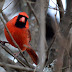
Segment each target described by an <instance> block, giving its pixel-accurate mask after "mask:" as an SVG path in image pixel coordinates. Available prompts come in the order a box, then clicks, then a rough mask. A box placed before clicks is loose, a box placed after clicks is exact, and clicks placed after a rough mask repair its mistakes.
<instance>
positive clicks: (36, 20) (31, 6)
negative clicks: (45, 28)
mask: <svg viewBox="0 0 72 72" xmlns="http://www.w3.org/2000/svg"><path fill="white" fill-rule="evenodd" d="M27 5H28V7H29V8H30V10H31V11H32V13H33V15H34V16H35V18H36V21H37V24H38V26H39V21H38V18H37V16H36V14H35V11H34V9H33V8H32V6H31V5H30V3H29V2H27Z"/></svg>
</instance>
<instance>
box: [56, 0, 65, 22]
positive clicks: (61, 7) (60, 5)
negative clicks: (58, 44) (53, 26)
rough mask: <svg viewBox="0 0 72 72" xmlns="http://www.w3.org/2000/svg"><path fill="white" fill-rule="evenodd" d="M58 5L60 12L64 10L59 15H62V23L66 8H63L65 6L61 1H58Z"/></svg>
mask: <svg viewBox="0 0 72 72" xmlns="http://www.w3.org/2000/svg"><path fill="white" fill-rule="evenodd" d="M57 4H58V8H59V10H63V11H59V13H60V21H61V19H62V18H63V16H64V8H63V4H62V1H61V0H57Z"/></svg>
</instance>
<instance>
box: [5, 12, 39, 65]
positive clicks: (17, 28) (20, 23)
mask: <svg viewBox="0 0 72 72" xmlns="http://www.w3.org/2000/svg"><path fill="white" fill-rule="evenodd" d="M28 18H29V16H28V15H27V14H26V13H25V12H20V13H19V15H18V16H15V17H14V18H13V19H11V20H10V21H8V22H7V24H6V26H7V28H8V30H9V31H10V33H11V35H12V37H13V38H14V40H15V41H16V43H17V44H18V45H19V47H20V48H21V50H22V51H25V50H26V51H27V52H28V54H29V55H30V57H31V58H32V60H33V62H34V63H35V64H36V65H37V64H38V56H37V54H36V53H35V51H34V50H33V49H32V48H31V46H30V43H29V42H30V41H31V35H30V30H29V23H28ZM4 33H5V36H6V39H7V40H8V42H9V43H10V44H11V45H12V46H14V47H16V46H15V44H14V43H13V41H12V39H11V37H10V36H9V34H8V32H7V30H6V29H5V28H4ZM24 45H27V46H28V48H27V47H25V46H24Z"/></svg>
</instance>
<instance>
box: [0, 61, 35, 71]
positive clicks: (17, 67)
mask: <svg viewBox="0 0 72 72" xmlns="http://www.w3.org/2000/svg"><path fill="white" fill-rule="evenodd" d="M0 66H2V67H5V66H7V67H8V68H13V69H16V70H22V71H28V72H32V71H34V69H31V68H27V67H23V66H18V65H12V64H6V63H4V62H0Z"/></svg>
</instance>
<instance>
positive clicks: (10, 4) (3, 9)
mask: <svg viewBox="0 0 72 72" xmlns="http://www.w3.org/2000/svg"><path fill="white" fill-rule="evenodd" d="M13 1H14V0H13ZM13 1H12V2H11V3H10V4H9V5H11V4H12V3H13ZM9 5H8V6H6V7H5V8H4V9H2V11H3V10H5V9H7V8H8V7H9Z"/></svg>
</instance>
